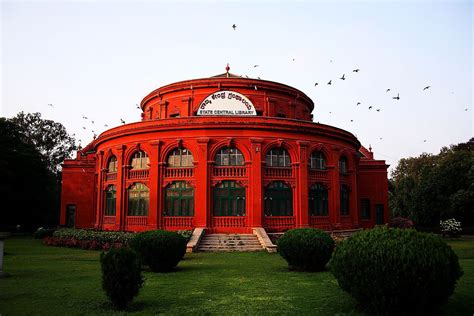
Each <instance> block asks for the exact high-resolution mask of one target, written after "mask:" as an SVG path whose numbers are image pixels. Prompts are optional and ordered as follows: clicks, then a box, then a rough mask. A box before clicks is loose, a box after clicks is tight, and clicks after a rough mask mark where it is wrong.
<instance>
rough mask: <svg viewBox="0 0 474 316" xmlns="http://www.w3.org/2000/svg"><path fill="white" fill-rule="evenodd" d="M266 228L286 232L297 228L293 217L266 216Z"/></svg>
mask: <svg viewBox="0 0 474 316" xmlns="http://www.w3.org/2000/svg"><path fill="white" fill-rule="evenodd" d="M264 226H265V227H266V228H269V229H270V230H271V231H285V230H288V229H291V228H294V227H295V218H294V217H293V216H265V217H264Z"/></svg>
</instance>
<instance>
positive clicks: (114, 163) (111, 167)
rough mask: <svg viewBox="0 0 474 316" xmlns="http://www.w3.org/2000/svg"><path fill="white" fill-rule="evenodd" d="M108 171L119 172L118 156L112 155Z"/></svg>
mask: <svg viewBox="0 0 474 316" xmlns="http://www.w3.org/2000/svg"><path fill="white" fill-rule="evenodd" d="M107 172H117V157H115V156H112V157H110V158H109V162H108V164H107Z"/></svg>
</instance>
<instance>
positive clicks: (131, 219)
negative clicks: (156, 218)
mask: <svg viewBox="0 0 474 316" xmlns="http://www.w3.org/2000/svg"><path fill="white" fill-rule="evenodd" d="M126 220H127V226H129V225H134V226H146V224H147V223H148V217H147V216H127V217H126Z"/></svg>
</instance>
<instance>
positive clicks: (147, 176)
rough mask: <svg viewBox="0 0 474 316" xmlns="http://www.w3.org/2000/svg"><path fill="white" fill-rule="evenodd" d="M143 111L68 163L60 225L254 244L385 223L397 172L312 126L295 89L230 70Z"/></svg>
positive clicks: (349, 138) (347, 140)
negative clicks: (262, 234) (243, 237)
mask: <svg viewBox="0 0 474 316" xmlns="http://www.w3.org/2000/svg"><path fill="white" fill-rule="evenodd" d="M140 107H141V120H140V121H138V122H135V123H130V124H123V125H120V126H117V127H115V128H112V129H109V130H107V131H105V132H103V133H102V134H100V135H99V136H98V137H97V138H95V139H94V140H92V142H90V143H89V144H88V145H87V146H85V147H84V148H80V149H79V150H78V151H77V156H76V158H75V159H70V160H66V161H65V162H64V164H63V171H62V175H63V179H62V194H61V225H63V226H68V227H76V228H96V229H102V230H115V231H144V230H154V229H165V230H174V231H176V230H192V229H195V228H201V229H202V230H205V231H206V233H209V234H213V233H214V234H251V233H252V231H253V230H254V229H263V230H264V231H266V232H268V233H277V232H284V231H286V230H288V229H292V228H298V227H316V228H321V229H324V230H327V231H338V230H340V231H342V230H351V229H359V228H370V227H373V226H374V225H377V224H383V223H385V222H387V220H388V181H387V168H388V165H387V164H386V163H385V161H384V160H376V159H374V155H373V153H372V151H371V149H370V148H369V149H366V148H365V147H364V146H362V145H361V143H360V141H359V140H358V139H357V138H356V137H355V136H354V135H353V134H351V133H350V132H349V131H345V130H343V129H340V128H337V127H334V126H330V125H325V124H320V123H315V122H313V115H312V114H311V113H312V112H313V110H314V103H313V101H312V100H311V99H310V98H309V97H308V96H307V95H306V94H304V93H303V92H301V91H300V90H298V89H296V88H293V87H290V86H287V85H285V84H281V83H277V82H272V81H266V80H260V79H252V78H243V77H241V76H236V75H233V74H231V73H230V72H229V67H227V68H226V72H225V73H223V74H221V75H217V76H214V77H209V78H203V79H193V80H185V81H180V82H176V83H172V84H169V85H166V86H163V87H161V88H158V89H156V90H154V91H152V92H151V93H149V94H148V95H147V96H145V98H144V99H143V100H142V101H141V104H140ZM315 113H316V114H315V115H317V111H316V112H315Z"/></svg>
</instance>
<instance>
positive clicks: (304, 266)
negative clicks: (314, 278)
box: [277, 228, 334, 271]
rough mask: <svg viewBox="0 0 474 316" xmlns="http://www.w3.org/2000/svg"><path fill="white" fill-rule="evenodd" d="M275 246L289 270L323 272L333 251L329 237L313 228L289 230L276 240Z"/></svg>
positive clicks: (332, 243) (332, 242)
mask: <svg viewBox="0 0 474 316" xmlns="http://www.w3.org/2000/svg"><path fill="white" fill-rule="evenodd" d="M277 245H278V252H279V253H280V255H281V256H282V257H283V258H284V259H285V260H286V261H287V262H288V266H289V267H290V269H296V270H302V271H321V270H324V268H325V267H326V264H327V263H328V261H329V259H330V258H331V254H332V252H333V250H334V240H333V239H332V238H331V236H329V234H327V233H326V232H324V231H322V230H320V229H315V228H298V229H292V230H289V231H287V232H286V233H285V234H284V235H283V236H282V237H280V238H279V239H278V242H277Z"/></svg>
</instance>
